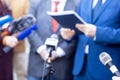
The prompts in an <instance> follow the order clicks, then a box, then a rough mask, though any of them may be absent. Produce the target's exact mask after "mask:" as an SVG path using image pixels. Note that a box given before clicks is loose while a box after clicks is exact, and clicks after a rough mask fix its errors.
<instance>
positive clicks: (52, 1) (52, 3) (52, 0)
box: [51, 0, 67, 12]
mask: <svg viewBox="0 0 120 80" xmlns="http://www.w3.org/2000/svg"><path fill="white" fill-rule="evenodd" d="M55 1H59V2H60V3H59V4H58V6H57V8H58V12H61V11H63V10H64V7H65V4H66V1H67V0H51V11H54V9H55V4H54V2H55Z"/></svg>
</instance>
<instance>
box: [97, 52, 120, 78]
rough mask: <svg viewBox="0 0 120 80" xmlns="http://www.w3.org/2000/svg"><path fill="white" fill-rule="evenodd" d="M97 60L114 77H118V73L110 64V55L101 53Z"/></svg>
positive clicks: (119, 75)
mask: <svg viewBox="0 0 120 80" xmlns="http://www.w3.org/2000/svg"><path fill="white" fill-rule="evenodd" d="M99 59H100V61H101V62H102V63H103V64H104V65H105V66H107V67H108V68H109V69H110V71H111V72H112V73H113V74H114V75H115V76H118V77H120V72H119V71H118V69H117V67H116V66H115V65H114V64H113V62H112V58H111V57H110V55H109V54H108V53H106V52H102V53H101V54H100V55H99Z"/></svg>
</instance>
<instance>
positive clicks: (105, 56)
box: [99, 52, 112, 65]
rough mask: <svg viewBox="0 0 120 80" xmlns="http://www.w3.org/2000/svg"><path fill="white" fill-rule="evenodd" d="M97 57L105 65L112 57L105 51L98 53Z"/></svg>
mask: <svg viewBox="0 0 120 80" xmlns="http://www.w3.org/2000/svg"><path fill="white" fill-rule="evenodd" d="M99 59H100V61H101V62H102V63H103V64H104V65H106V64H107V63H108V62H110V61H112V58H111V57H110V55H109V54H108V53H106V52H102V53H101V54H100V55H99Z"/></svg>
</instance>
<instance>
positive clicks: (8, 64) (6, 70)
mask: <svg viewBox="0 0 120 80" xmlns="http://www.w3.org/2000/svg"><path fill="white" fill-rule="evenodd" d="M8 14H9V15H10V14H11V10H9V9H8V6H7V5H6V3H5V1H3V0H0V17H2V16H5V15H8ZM17 44H18V40H17V39H16V37H15V36H4V37H2V36H0V80H13V49H12V50H10V51H9V52H8V53H5V52H4V51H3V48H4V47H5V46H9V47H15V46H16V45H17Z"/></svg>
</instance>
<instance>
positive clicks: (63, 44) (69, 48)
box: [58, 35, 77, 57]
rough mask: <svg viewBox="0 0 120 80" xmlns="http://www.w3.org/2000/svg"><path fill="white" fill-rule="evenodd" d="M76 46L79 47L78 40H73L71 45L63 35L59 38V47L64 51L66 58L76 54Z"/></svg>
mask: <svg viewBox="0 0 120 80" xmlns="http://www.w3.org/2000/svg"><path fill="white" fill-rule="evenodd" d="M76 45H77V39H75V40H72V41H71V42H70V43H68V42H67V41H65V40H64V39H63V38H62V36H61V35H60V36H59V44H58V46H59V47H60V48H62V49H63V50H64V52H65V57H69V56H71V55H72V54H74V53H75V50H76Z"/></svg>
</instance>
